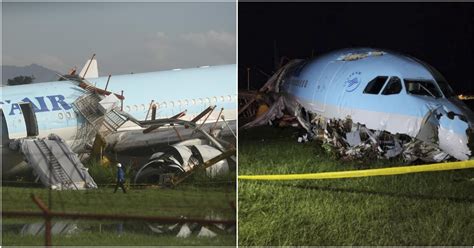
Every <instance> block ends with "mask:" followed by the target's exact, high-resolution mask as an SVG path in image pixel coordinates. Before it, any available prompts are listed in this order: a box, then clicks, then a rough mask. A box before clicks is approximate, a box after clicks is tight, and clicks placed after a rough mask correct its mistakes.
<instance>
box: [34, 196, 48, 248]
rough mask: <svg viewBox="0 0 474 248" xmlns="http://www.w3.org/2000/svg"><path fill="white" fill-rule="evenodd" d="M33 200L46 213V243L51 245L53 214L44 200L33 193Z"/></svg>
mask: <svg viewBox="0 0 474 248" xmlns="http://www.w3.org/2000/svg"><path fill="white" fill-rule="evenodd" d="M31 198H32V199H33V202H34V203H35V204H36V205H37V206H38V207H39V208H40V209H41V210H42V211H43V214H44V245H45V246H46V247H51V245H52V244H51V215H50V212H49V209H48V207H47V206H46V204H44V202H43V201H41V199H40V198H39V197H37V196H35V195H34V194H31Z"/></svg>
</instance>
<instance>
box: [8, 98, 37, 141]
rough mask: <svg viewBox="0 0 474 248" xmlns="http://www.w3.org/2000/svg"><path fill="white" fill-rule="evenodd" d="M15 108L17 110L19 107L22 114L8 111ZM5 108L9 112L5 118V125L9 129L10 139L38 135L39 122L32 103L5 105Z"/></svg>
mask: <svg viewBox="0 0 474 248" xmlns="http://www.w3.org/2000/svg"><path fill="white" fill-rule="evenodd" d="M14 106H15V108H18V107H19V108H20V110H21V113H18V112H17V113H15V112H14V111H10V112H9V111H8V110H11V109H12V108H13V107H14ZM3 107H4V109H6V110H7V111H6V112H5V113H4V115H3V117H4V118H5V123H6V125H7V128H8V134H9V138H10V139H18V138H25V137H29V136H37V135H38V122H37V121H36V114H35V111H34V110H33V107H32V105H31V103H14V104H5V103H4V104H3ZM9 113H13V114H9Z"/></svg>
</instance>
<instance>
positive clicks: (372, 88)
mask: <svg viewBox="0 0 474 248" xmlns="http://www.w3.org/2000/svg"><path fill="white" fill-rule="evenodd" d="M387 78H388V77H386V76H378V77H376V78H374V79H372V80H371V81H370V82H369V83H368V84H367V87H365V89H364V94H374V95H377V94H378V93H379V92H380V90H381V89H382V87H383V85H384V84H385V81H387Z"/></svg>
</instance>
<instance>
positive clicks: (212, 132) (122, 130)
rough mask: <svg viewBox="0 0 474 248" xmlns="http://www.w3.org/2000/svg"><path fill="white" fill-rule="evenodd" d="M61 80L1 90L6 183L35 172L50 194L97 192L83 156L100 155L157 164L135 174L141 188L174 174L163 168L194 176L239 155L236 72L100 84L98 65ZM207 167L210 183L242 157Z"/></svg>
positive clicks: (133, 77) (155, 75) (178, 72)
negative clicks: (82, 190)
mask: <svg viewBox="0 0 474 248" xmlns="http://www.w3.org/2000/svg"><path fill="white" fill-rule="evenodd" d="M94 56H95V55H94ZM59 76H60V80H59V81H55V82H46V83H36V84H30V85H18V86H6V87H2V88H1V89H2V95H1V99H0V104H1V105H0V106H1V117H2V118H1V121H2V147H1V151H2V165H1V166H2V173H3V175H14V174H15V173H17V172H18V171H20V170H22V168H23V169H24V168H32V169H33V171H34V173H35V174H36V176H37V177H38V179H39V180H41V182H42V183H43V184H45V185H46V186H48V187H52V188H57V189H78V188H87V187H92V188H94V187H97V186H96V185H95V183H94V182H93V180H91V178H90V176H89V175H88V173H87V168H84V166H83V165H82V164H81V161H80V160H79V159H78V158H77V157H78V155H79V156H80V157H81V158H84V157H87V156H90V155H91V154H92V153H93V152H94V151H97V150H99V151H100V152H99V153H100V155H101V156H102V155H103V154H111V155H112V156H111V157H112V158H111V160H116V158H117V155H119V156H120V155H121V154H125V155H136V156H148V157H151V159H150V161H149V163H146V164H142V165H143V166H142V167H141V168H135V170H136V171H139V173H141V174H140V175H137V177H136V179H137V180H138V181H137V182H140V180H143V181H149V180H148V179H150V178H154V179H157V178H159V176H160V175H159V174H158V175H157V173H162V172H163V171H166V172H169V171H170V170H168V169H164V168H160V169H159V170H156V168H157V167H170V166H171V167H173V168H174V169H175V168H176V167H180V169H179V170H174V169H173V170H171V171H172V172H173V173H174V174H175V175H178V174H183V173H188V172H190V171H192V170H193V169H195V168H199V166H200V165H202V164H203V163H204V162H206V160H207V159H210V158H211V157H213V156H219V155H220V154H223V153H225V152H226V151H228V150H232V149H233V150H234V151H235V149H234V147H235V129H236V116H237V114H236V108H237V96H236V91H235V80H236V67H235V65H221V66H203V67H199V68H190V69H174V70H169V71H161V72H150V73H140V74H133V73H132V74H128V75H119V76H112V77H111V76H109V77H98V69H97V62H96V60H95V59H94V57H93V58H92V59H91V60H89V61H88V62H87V63H86V65H85V66H84V68H83V70H82V71H81V73H80V74H76V73H75V70H74V71H72V72H71V73H70V74H68V75H59ZM214 110H215V111H214ZM226 138H229V139H230V142H229V141H225V139H226ZM188 153H191V154H192V156H190V155H189V154H188ZM84 155H85V156H84ZM157 157H160V159H162V160H163V158H164V157H166V158H167V159H168V160H167V161H172V162H173V163H161V160H160V161H155V159H154V158H157ZM190 158H193V159H195V160H193V163H190V162H189V161H187V160H186V159H190ZM25 159H26V160H27V162H28V163H27V164H26V163H25V161H24V160H25ZM207 166H208V167H207V168H206V170H207V172H208V174H209V175H216V174H219V172H220V173H226V172H229V171H232V170H235V156H230V157H229V158H226V160H225V162H222V161H221V162H220V163H216V164H214V165H212V167H211V166H210V165H207ZM143 167H150V168H151V167H153V168H155V170H152V169H149V168H143ZM215 167H219V168H215ZM48 170H50V172H48ZM51 172H52V173H53V178H52V179H51V180H50V179H49V176H50V173H51ZM73 175H75V176H73ZM74 178H76V179H74ZM157 180H158V179H157ZM155 182H156V181H155Z"/></svg>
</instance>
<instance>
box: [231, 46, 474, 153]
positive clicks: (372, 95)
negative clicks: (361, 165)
mask: <svg viewBox="0 0 474 248" xmlns="http://www.w3.org/2000/svg"><path fill="white" fill-rule="evenodd" d="M239 120H240V121H241V122H240V123H245V124H244V125H242V126H241V127H240V128H241V129H247V128H251V127H255V126H260V125H265V124H269V123H270V124H271V123H273V122H275V121H279V125H295V124H297V125H298V126H301V127H302V128H303V129H304V130H306V132H307V134H308V136H309V138H312V139H318V140H322V142H323V143H324V144H325V146H326V147H327V146H329V147H332V149H333V150H334V151H336V152H337V153H338V154H339V155H340V156H341V157H342V158H347V159H354V158H355V159H357V158H363V157H377V158H394V157H398V156H401V157H402V158H403V159H404V160H405V161H407V162H411V161H415V160H417V159H420V160H423V161H426V162H441V161H445V160H450V159H456V160H467V159H469V158H470V157H471V156H472V155H473V154H472V151H474V133H473V130H474V129H473V128H474V114H473V112H472V111H471V110H470V109H469V108H468V107H467V106H466V105H465V104H464V103H463V102H461V101H460V100H459V99H457V97H456V96H455V95H454V93H453V91H452V89H451V88H450V87H449V85H448V83H447V82H446V80H445V79H444V78H443V76H442V75H441V74H440V73H439V72H438V71H436V69H434V68H433V67H431V66H430V65H428V64H426V63H424V62H421V61H419V60H417V59H415V58H412V57H408V56H404V55H400V54H397V53H394V52H388V51H380V50H375V49H370V48H361V49H345V50H340V51H335V52H332V53H329V54H327V55H324V56H321V57H319V58H316V59H313V60H292V61H290V62H288V63H287V64H286V65H285V66H283V67H281V68H280V69H279V70H278V71H277V72H276V73H275V74H274V75H273V76H272V77H271V78H270V79H269V80H268V81H267V83H266V84H265V85H264V86H263V87H262V88H261V89H260V90H259V91H258V92H247V93H242V94H240V95H239ZM299 140H300V141H304V140H305V137H303V136H302V137H299Z"/></svg>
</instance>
